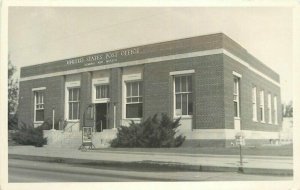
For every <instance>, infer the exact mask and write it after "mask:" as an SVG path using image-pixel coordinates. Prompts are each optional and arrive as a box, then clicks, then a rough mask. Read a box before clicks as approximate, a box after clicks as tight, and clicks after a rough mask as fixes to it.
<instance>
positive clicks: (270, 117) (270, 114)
mask: <svg viewBox="0 0 300 190" xmlns="http://www.w3.org/2000/svg"><path fill="white" fill-rule="evenodd" d="M271 101H272V100H271V94H270V93H268V123H269V124H272V110H271V107H272V106H271Z"/></svg>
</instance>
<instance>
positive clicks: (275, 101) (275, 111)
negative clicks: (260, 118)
mask: <svg viewBox="0 0 300 190" xmlns="http://www.w3.org/2000/svg"><path fill="white" fill-rule="evenodd" d="M273 101H274V123H275V124H276V125H277V124H278V113H277V97H276V96H274V99H273Z"/></svg>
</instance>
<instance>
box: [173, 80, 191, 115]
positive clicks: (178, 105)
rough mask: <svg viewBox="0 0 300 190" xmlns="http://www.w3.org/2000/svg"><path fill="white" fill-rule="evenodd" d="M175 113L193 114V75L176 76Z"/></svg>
mask: <svg viewBox="0 0 300 190" xmlns="http://www.w3.org/2000/svg"><path fill="white" fill-rule="evenodd" d="M174 81H175V115H176V116H182V115H193V92H192V76H191V75H187V76H175V77H174Z"/></svg>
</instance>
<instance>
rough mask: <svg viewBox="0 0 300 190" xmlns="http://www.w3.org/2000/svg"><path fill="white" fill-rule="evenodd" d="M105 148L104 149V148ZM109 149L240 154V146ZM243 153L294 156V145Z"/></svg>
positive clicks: (249, 150)
mask: <svg viewBox="0 0 300 190" xmlns="http://www.w3.org/2000/svg"><path fill="white" fill-rule="evenodd" d="M102 150H103V149H102ZM105 150H108V151H126V152H163V153H184V154H216V155H239V148H238V147H227V148H217V147H198V148H195V147H193V148H190V147H179V148H108V149H105ZM242 152H243V155H257V156H293V145H292V144H290V145H281V146H275V145H274V146H259V147H243V148H242Z"/></svg>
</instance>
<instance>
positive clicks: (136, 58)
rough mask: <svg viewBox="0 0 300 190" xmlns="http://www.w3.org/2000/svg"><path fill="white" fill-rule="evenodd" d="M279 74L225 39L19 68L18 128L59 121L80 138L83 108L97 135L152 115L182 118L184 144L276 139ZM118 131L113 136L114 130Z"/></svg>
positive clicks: (213, 36)
mask: <svg viewBox="0 0 300 190" xmlns="http://www.w3.org/2000/svg"><path fill="white" fill-rule="evenodd" d="M280 99H281V97H280V79H279V75H278V74H277V73H276V72H274V71H273V70H272V69H271V68H269V67H267V66H266V65H264V64H263V63H262V62H261V61H259V60H258V59H256V58H255V57H254V56H253V55H251V54H250V53H248V52H247V50H246V49H244V48H243V47H241V46H240V45H239V44H238V43H237V42H235V41H233V40H232V39H231V38H229V37H228V36H226V35H225V34H223V33H217V34H210V35H204V36H197V37H191V38H186V39H178V40H174V41H166V42H161V43H155V44H149V45H143V46H138V47H131V48H126V49H120V50H115V51H110V52H104V53H98V54H93V55H86V56H81V57H74V58H70V59H66V60H58V61H54V62H49V63H42V64H38V65H33V66H27V67H23V68H21V79H20V99H19V122H24V123H27V124H33V125H35V126H38V125H40V124H42V123H43V122H44V121H46V120H47V121H52V119H53V110H54V111H55V113H54V120H55V123H60V122H61V121H65V122H64V126H59V127H58V128H59V129H62V127H68V126H72V131H80V130H81V128H82V125H83V115H84V112H85V110H86V109H87V107H88V106H89V105H92V106H93V107H94V108H95V109H94V110H95V111H94V114H95V115H94V116H95V117H94V129H95V130H96V131H97V132H102V131H107V130H115V129H116V128H117V127H118V126H120V125H128V123H129V122H130V121H131V120H133V121H135V122H140V121H143V120H145V119H146V118H148V117H149V116H153V115H154V114H156V113H158V114H159V113H166V114H168V115H169V116H170V117H172V118H174V119H175V118H178V117H181V126H180V129H179V132H180V133H182V134H184V135H185V136H186V143H192V144H194V145H195V144H197V145H203V146H206V145H220V146H223V145H228V144H229V143H231V142H232V141H233V139H234V138H235V135H236V134H237V133H238V132H240V131H242V132H243V134H244V135H245V139H246V143H253V142H262V141H265V142H267V141H270V139H277V138H278V134H279V133H278V132H279V131H280V130H281V123H282V118H281V106H280V105H281V103H280ZM115 131H116V130H115Z"/></svg>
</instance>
